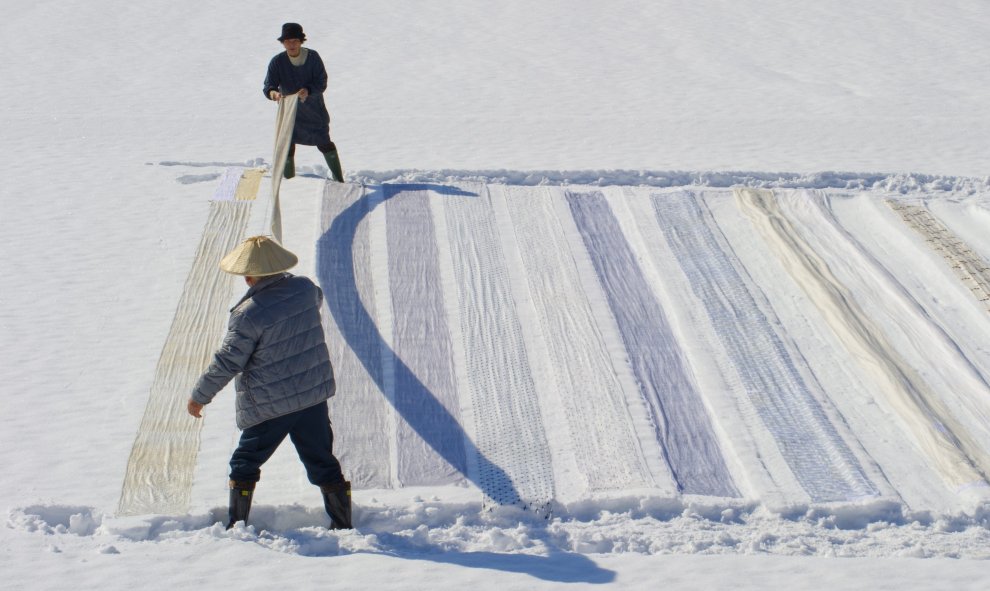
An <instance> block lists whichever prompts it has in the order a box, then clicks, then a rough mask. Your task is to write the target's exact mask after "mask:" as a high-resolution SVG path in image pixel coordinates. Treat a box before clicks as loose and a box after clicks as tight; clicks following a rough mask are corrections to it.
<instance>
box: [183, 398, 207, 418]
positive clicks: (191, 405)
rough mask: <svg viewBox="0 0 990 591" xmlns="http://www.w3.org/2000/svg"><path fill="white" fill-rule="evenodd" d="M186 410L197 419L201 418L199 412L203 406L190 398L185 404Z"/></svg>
mask: <svg viewBox="0 0 990 591" xmlns="http://www.w3.org/2000/svg"><path fill="white" fill-rule="evenodd" d="M186 410H187V411H189V414H191V415H192V416H194V417H196V418H197V419H201V418H203V415H202V414H201V413H200V411H201V410H203V405H202V404H200V403H198V402H196V401H195V400H193V399H192V398H190V399H189V402H187V403H186Z"/></svg>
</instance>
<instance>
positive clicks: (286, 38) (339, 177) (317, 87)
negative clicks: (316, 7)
mask: <svg viewBox="0 0 990 591" xmlns="http://www.w3.org/2000/svg"><path fill="white" fill-rule="evenodd" d="M278 40H279V42H281V43H282V46H283V47H284V48H285V51H283V52H282V53H280V54H278V55H276V56H275V57H273V58H272V61H271V62H269V63H268V75H267V76H265V88H264V93H265V97H267V98H268V99H270V100H273V101H278V100H279V99H281V98H282V97H283V96H287V95H290V94H298V95H299V105H298V107H297V109H296V123H295V126H294V127H293V129H292V143H291V144H290V145H289V158H288V160H286V162H285V174H284V177H285V178H287V179H291V178H292V177H294V176H295V175H296V165H295V153H296V144H303V145H304V146H316V147H317V149H318V150H319V151H320V152H321V153H322V154H323V158H324V159H325V160H326V161H327V167H329V168H330V173H331V174H332V175H333V179H334V180H335V181H338V182H344V173H343V171H342V169H341V166H340V156H339V155H338V154H337V146H335V145H334V143H333V142H332V141H331V140H330V113H328V112H327V106H326V103H324V102H323V93H324V92H325V91H326V89H327V70H326V67H324V65H323V60H322V59H320V54H318V53H316V52H315V51H313V50H312V49H308V48H306V47H303V43H304V42H305V41H306V34H305V33H303V28H302V26H301V25H300V24H299V23H285V24H284V25H282V35H281V36H279V38H278Z"/></svg>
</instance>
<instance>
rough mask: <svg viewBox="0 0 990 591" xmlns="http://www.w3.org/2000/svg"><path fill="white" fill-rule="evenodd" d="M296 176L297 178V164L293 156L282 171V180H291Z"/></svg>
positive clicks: (287, 160) (288, 159)
mask: <svg viewBox="0 0 990 591" xmlns="http://www.w3.org/2000/svg"><path fill="white" fill-rule="evenodd" d="M294 176H296V162H295V160H293V158H292V156H289V157H288V158H287V159H286V161H285V168H284V169H282V178H284V179H291V178H292V177H294Z"/></svg>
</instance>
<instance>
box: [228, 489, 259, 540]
mask: <svg viewBox="0 0 990 591" xmlns="http://www.w3.org/2000/svg"><path fill="white" fill-rule="evenodd" d="M256 484H257V483H256V482H237V481H234V480H231V481H230V508H229V509H228V510H227V516H228V517H229V518H230V521H228V522H227V529H230V528H232V527H234V524H235V523H237V522H238V521H243V522H244V523H245V525H246V524H247V519H248V513H250V512H251V499H252V498H253V497H254V487H255V485H256Z"/></svg>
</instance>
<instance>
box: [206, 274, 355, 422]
mask: <svg viewBox="0 0 990 591" xmlns="http://www.w3.org/2000/svg"><path fill="white" fill-rule="evenodd" d="M322 303H323V291H322V290H321V289H320V288H319V287H317V286H316V285H315V284H314V283H313V282H312V281H310V280H309V279H307V278H305V277H296V276H294V275H292V274H290V273H280V274H278V275H272V276H271V277H264V278H262V279H261V281H260V282H258V283H257V284H255V285H254V286H253V287H252V288H251V289H249V290H248V292H247V293H246V294H245V295H244V297H243V298H242V299H241V301H240V302H238V304H237V305H236V306H234V307H233V308H232V309H231V311H230V312H231V314H230V321H229V322H228V323H227V336H226V337H224V340H223V344H222V345H221V346H220V349H219V350H218V351H217V352H216V354H215V355H214V356H213V362H212V363H211V364H210V367H209V368H208V369H207V370H206V373H204V374H203V376H202V377H201V378H200V379H199V382H198V383H197V384H196V387H195V389H194V390H193V393H192V399H193V400H195V401H196V402H199V403H200V404H209V403H210V401H212V400H213V397H214V396H216V395H217V393H218V392H220V390H222V389H223V388H224V386H226V385H227V383H228V382H230V380H231V378H234V377H235V376H236V379H235V380H234V386H235V389H236V390H237V427H238V428H240V429H247V428H248V427H252V426H254V425H257V424H258V423H261V422H264V421H267V420H268V419H274V418H276V417H280V416H282V415H286V414H289V413H291V412H295V411H297V410H302V409H304V408H308V407H310V406H313V405H316V404H319V403H321V402H323V401H324V400H326V399H328V398H330V397H331V396H333V395H334V392H335V389H336V385H335V383H334V378H333V367H332V366H331V365H330V354H329V352H328V351H327V344H326V339H325V338H324V336H323V325H322V323H321V322H320V306H321V304H322ZM238 374H239V375H238Z"/></svg>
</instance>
